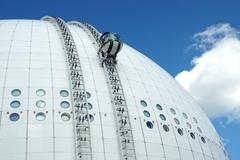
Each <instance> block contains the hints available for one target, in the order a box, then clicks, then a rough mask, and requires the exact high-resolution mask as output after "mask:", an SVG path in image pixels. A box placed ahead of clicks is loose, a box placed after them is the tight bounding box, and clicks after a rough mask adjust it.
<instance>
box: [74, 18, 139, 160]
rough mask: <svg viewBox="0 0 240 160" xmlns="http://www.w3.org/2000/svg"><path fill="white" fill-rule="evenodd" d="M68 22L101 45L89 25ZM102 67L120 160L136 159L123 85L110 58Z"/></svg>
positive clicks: (97, 46) (94, 30) (94, 31)
mask: <svg viewBox="0 0 240 160" xmlns="http://www.w3.org/2000/svg"><path fill="white" fill-rule="evenodd" d="M69 24H72V25H75V26H78V27H81V28H83V29H84V30H85V31H86V32H87V33H88V34H90V35H91V36H92V40H93V43H94V44H95V46H96V49H97V50H99V48H100V47H101V44H100V36H101V34H100V33H99V32H98V31H97V30H96V29H95V28H94V27H92V26H91V25H89V24H87V23H81V22H75V21H73V22H70V23H69ZM102 64H103V69H104V72H105V75H106V78H107V82H108V86H109V90H110V92H111V96H112V104H113V107H114V113H115V121H116V125H117V132H118V139H119V147H120V152H121V155H122V157H121V158H122V160H136V153H135V145H134V140H133V134H132V127H131V123H130V117H129V112H128V107H127V102H126V98H125V95H124V90H123V86H122V83H121V79H120V77H119V74H118V71H117V69H116V66H115V65H116V63H114V62H113V60H112V59H106V60H104V61H102Z"/></svg>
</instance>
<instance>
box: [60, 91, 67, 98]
mask: <svg viewBox="0 0 240 160" xmlns="http://www.w3.org/2000/svg"><path fill="white" fill-rule="evenodd" d="M60 95H61V96H62V97H67V96H69V92H68V91H67V90H61V91H60Z"/></svg>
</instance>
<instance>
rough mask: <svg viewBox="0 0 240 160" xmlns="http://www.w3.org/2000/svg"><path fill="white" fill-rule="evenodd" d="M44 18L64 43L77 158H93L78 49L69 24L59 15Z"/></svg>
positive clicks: (84, 159)
mask: <svg viewBox="0 0 240 160" xmlns="http://www.w3.org/2000/svg"><path fill="white" fill-rule="evenodd" d="M42 20H45V21H49V22H51V23H53V24H54V25H55V26H56V28H57V31H58V33H59V36H60V37H61V39H62V43H63V44H64V45H63V46H64V50H65V53H66V54H65V57H66V60H67V65H68V74H69V79H70V87H71V98H72V106H73V118H74V119H73V121H74V122H73V123H74V137H75V159H76V160H92V147H91V136H90V124H89V123H90V117H89V114H88V109H87V104H88V102H87V97H86V90H85V85H84V79H83V72H82V68H81V64H80V59H79V55H78V51H77V48H76V45H75V42H74V40H73V37H72V34H71V32H70V30H69V28H68V26H67V24H66V23H65V22H64V21H63V20H62V19H60V18H58V17H51V16H45V17H43V18H42Z"/></svg>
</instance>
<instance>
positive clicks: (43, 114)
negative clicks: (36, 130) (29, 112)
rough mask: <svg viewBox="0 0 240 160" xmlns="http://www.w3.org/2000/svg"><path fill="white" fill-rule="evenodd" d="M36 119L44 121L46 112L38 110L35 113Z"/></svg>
mask: <svg viewBox="0 0 240 160" xmlns="http://www.w3.org/2000/svg"><path fill="white" fill-rule="evenodd" d="M36 119H37V120H38V121H44V120H45V119H46V114H45V113H43V112H39V113H37V114H36Z"/></svg>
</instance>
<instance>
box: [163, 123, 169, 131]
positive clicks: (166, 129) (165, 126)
mask: <svg viewBox="0 0 240 160" xmlns="http://www.w3.org/2000/svg"><path fill="white" fill-rule="evenodd" d="M163 129H164V131H166V132H169V127H168V126H167V125H166V124H164V125H163Z"/></svg>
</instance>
